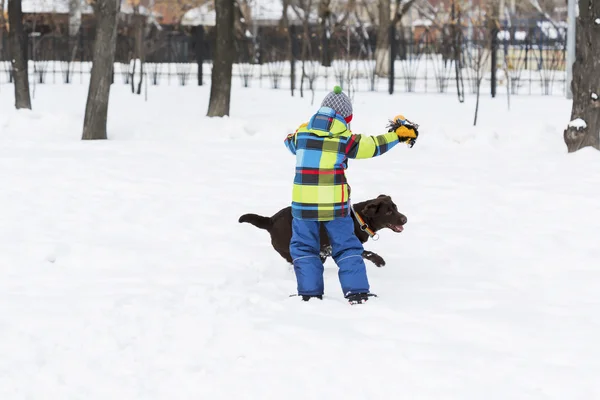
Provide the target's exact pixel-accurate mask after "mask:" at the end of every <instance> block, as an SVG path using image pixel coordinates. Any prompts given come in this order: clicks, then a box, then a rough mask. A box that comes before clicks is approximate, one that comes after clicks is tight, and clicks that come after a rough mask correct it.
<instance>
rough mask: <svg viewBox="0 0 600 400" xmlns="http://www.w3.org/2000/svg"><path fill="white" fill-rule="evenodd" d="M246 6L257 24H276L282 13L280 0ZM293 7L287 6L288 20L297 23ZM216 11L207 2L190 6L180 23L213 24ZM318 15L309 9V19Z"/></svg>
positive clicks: (261, 0)
mask: <svg viewBox="0 0 600 400" xmlns="http://www.w3.org/2000/svg"><path fill="white" fill-rule="evenodd" d="M247 4H248V6H249V9H250V12H251V17H252V21H254V22H256V24H257V25H273V24H278V23H279V21H280V20H281V16H282V15H283V3H282V2H281V1H265V0H250V1H248V3H247ZM298 14H299V15H300V16H303V15H304V11H303V10H302V9H301V8H298ZM298 14H296V12H295V11H294V9H293V7H289V8H288V11H287V16H288V21H289V22H290V23H292V24H298V23H300V22H301V20H300V19H299V18H298ZM215 18H216V13H215V11H214V9H213V7H212V5H211V6H209V5H208V4H204V5H201V6H199V7H195V8H192V9H190V10H188V11H186V12H185V14H183V17H182V19H181V23H182V25H186V26H198V25H204V26H214V25H215ZM317 19H318V15H317V12H316V10H311V13H310V15H309V21H311V22H316V21H317Z"/></svg>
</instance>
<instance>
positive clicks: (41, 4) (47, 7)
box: [7, 0, 94, 14]
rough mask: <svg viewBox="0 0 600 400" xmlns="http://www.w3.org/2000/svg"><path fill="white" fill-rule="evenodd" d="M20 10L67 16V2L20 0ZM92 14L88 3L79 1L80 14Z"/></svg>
mask: <svg viewBox="0 0 600 400" xmlns="http://www.w3.org/2000/svg"><path fill="white" fill-rule="evenodd" d="M7 3H8V2H7ZM22 8H23V12H24V13H38V14H44V13H55V14H68V13H69V0H22ZM93 12H94V10H93V9H92V7H91V6H90V5H89V4H88V2H87V1H85V0H81V13H82V14H92V13H93Z"/></svg>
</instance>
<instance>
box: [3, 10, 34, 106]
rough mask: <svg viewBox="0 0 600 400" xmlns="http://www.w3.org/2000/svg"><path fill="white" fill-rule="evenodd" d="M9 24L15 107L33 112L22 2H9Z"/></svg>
mask: <svg viewBox="0 0 600 400" xmlns="http://www.w3.org/2000/svg"><path fill="white" fill-rule="evenodd" d="M8 23H9V25H10V31H9V32H8V39H9V42H10V57H11V60H12V72H13V78H14V82H15V107H16V108H17V110H18V109H21V108H27V109H30V110H31V96H30V94H29V73H28V68H27V36H25V35H26V34H25V30H24V29H23V11H22V6H21V0H8Z"/></svg>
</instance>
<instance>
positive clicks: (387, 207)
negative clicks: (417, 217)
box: [361, 194, 407, 233]
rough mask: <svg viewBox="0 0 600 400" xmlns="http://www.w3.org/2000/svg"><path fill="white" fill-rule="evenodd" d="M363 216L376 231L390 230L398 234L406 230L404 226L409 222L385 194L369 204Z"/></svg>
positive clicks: (363, 211)
mask: <svg viewBox="0 0 600 400" xmlns="http://www.w3.org/2000/svg"><path fill="white" fill-rule="evenodd" d="M361 214H362V215H363V216H364V217H365V219H368V220H369V223H370V225H371V228H372V229H374V230H376V231H377V230H380V229H383V228H389V229H391V230H393V231H394V232H396V233H400V232H402V231H403V230H404V224H406V222H407V218H406V216H405V215H404V214H402V213H400V212H398V207H397V206H396V204H394V202H393V201H392V198H391V197H390V196H386V195H384V194H382V195H379V197H377V198H376V199H374V200H371V201H369V202H367V204H365V206H364V208H363V209H362V211H361Z"/></svg>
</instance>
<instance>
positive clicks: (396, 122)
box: [387, 115, 419, 147]
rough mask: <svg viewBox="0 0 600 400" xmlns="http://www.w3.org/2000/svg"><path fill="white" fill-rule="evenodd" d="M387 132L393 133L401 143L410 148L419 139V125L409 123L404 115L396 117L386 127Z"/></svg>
mask: <svg viewBox="0 0 600 400" xmlns="http://www.w3.org/2000/svg"><path fill="white" fill-rule="evenodd" d="M387 128H388V129H389V130H388V132H395V133H396V135H398V139H399V140H400V141H401V142H404V143H407V144H408V145H409V146H410V147H413V146H414V145H415V142H416V141H417V138H418V137H419V125H418V124H415V123H414V122H411V121H409V120H408V119H406V118H405V117H404V115H397V116H395V117H394V119H393V120H391V121H390V123H389V125H388V126H387Z"/></svg>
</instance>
